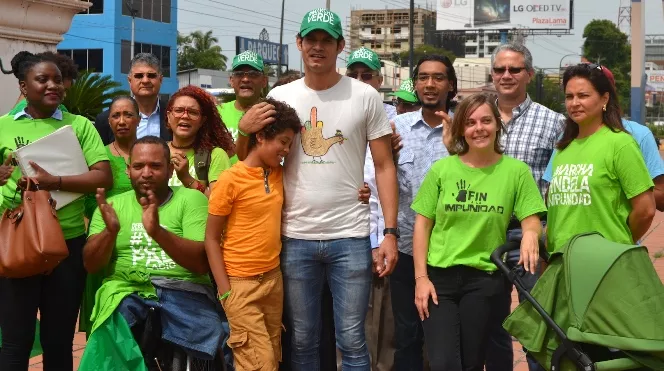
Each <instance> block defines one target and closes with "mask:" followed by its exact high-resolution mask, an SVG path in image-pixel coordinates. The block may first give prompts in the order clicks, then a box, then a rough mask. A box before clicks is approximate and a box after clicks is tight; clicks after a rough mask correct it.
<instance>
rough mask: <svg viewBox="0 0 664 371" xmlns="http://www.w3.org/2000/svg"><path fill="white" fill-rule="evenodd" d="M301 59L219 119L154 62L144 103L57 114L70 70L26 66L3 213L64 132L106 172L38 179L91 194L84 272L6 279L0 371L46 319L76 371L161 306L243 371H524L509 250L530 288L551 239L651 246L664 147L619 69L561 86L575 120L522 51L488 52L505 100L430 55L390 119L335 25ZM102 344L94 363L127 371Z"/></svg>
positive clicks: (53, 361)
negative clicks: (171, 85)
mask: <svg viewBox="0 0 664 371" xmlns="http://www.w3.org/2000/svg"><path fill="white" fill-rule="evenodd" d="M296 43H297V47H298V49H299V50H300V51H301V55H302V60H303V66H304V71H303V73H304V76H303V77H299V76H297V77H292V76H289V77H287V78H286V79H283V80H281V81H279V82H278V83H277V84H276V85H275V86H274V87H272V89H271V90H270V92H269V93H268V95H267V97H263V92H264V90H265V89H266V87H267V84H268V79H267V76H266V75H265V72H264V64H263V60H262V58H261V57H260V55H258V54H256V53H254V52H252V51H246V52H243V53H241V54H239V55H237V56H235V58H234V59H233V61H232V66H231V69H232V72H231V76H230V85H231V86H232V88H233V89H234V91H235V95H236V99H235V100H233V101H230V102H227V103H223V104H221V105H217V102H216V100H215V98H214V97H212V96H210V95H209V94H208V93H206V92H205V91H204V90H203V89H201V88H199V87H195V86H186V87H183V88H181V89H179V90H178V91H177V92H176V93H175V94H173V95H172V96H171V98H170V99H169V100H168V101H166V100H161V99H160V98H159V93H160V86H161V82H162V79H163V75H162V71H161V70H160V67H159V66H160V63H159V60H158V59H157V58H156V57H155V56H153V55H151V54H145V53H140V54H137V55H136V56H135V57H134V59H133V60H132V62H131V66H130V71H129V74H128V77H127V78H128V82H129V87H130V89H131V93H132V94H131V96H121V97H117V98H115V99H113V101H112V102H111V103H110V106H109V108H108V110H106V111H104V112H103V113H101V114H100V115H99V116H98V117H97V118H96V120H95V122H94V124H93V123H91V122H90V121H89V120H88V119H86V118H84V117H82V116H77V115H74V114H71V113H69V112H68V111H67V109H66V107H64V106H62V105H61V103H62V100H63V97H64V95H65V94H66V89H67V88H68V85H71V82H72V80H75V78H76V68H75V67H74V68H72V62H71V60H67V58H65V57H62V56H58V55H54V54H53V53H42V54H32V53H29V52H20V53H18V54H17V55H16V56H15V57H14V59H13V60H12V63H11V65H12V71H13V73H14V75H15V76H16V78H17V80H18V86H19V89H20V94H21V96H20V97H19V102H18V104H17V106H16V107H15V109H14V110H12V112H10V113H9V114H7V115H5V116H2V117H0V158H1V159H2V161H3V164H2V165H1V166H0V185H1V186H2V187H1V188H0V190H1V192H2V195H3V202H2V210H4V209H7V208H10V207H11V201H12V200H13V198H14V197H15V194H16V189H17V186H20V185H21V184H23V177H22V174H21V171H20V169H19V168H18V166H17V163H16V161H15V160H13V159H12V152H13V151H15V150H16V149H18V148H20V147H22V146H24V145H28V144H29V143H32V142H34V141H36V140H38V139H40V138H42V137H44V136H46V135H49V134H50V133H52V132H54V131H55V130H57V129H59V128H61V127H63V126H65V125H71V126H72V128H73V130H74V132H75V134H76V137H77V138H78V140H79V143H80V145H81V148H82V150H83V154H84V157H85V161H86V163H87V165H88V167H89V171H88V172H86V173H84V174H80V175H74V176H59V175H57V174H50V173H48V172H47V171H46V170H44V169H42V168H41V167H40V166H39V164H36V163H32V164H31V166H33V167H34V169H35V170H36V174H37V175H36V176H35V177H34V179H35V180H36V181H37V182H38V183H39V186H40V188H41V189H45V190H49V191H68V192H75V193H81V194H85V195H86V196H85V197H83V198H81V199H79V200H77V201H74V202H72V203H70V204H68V205H66V206H64V207H62V208H61V209H59V210H58V212H57V214H58V217H59V222H60V225H61V227H62V230H63V232H64V237H65V239H66V243H67V247H68V249H69V257H67V258H66V259H65V260H63V261H62V262H61V263H60V264H59V265H58V266H57V267H56V268H55V269H54V270H53V271H52V272H50V273H49V274H46V275H38V276H32V277H27V278H0V303H2V304H0V330H1V332H2V348H1V350H0V369H2V370H3V371H5V370H6V371H24V370H27V368H28V361H29V356H30V351H31V349H32V345H33V341H34V338H35V318H36V317H37V313H38V312H39V319H40V326H41V333H40V341H41V345H42V348H43V351H44V353H43V360H44V361H43V362H44V369H45V370H47V371H56V370H59V371H61V370H71V369H72V368H73V359H72V342H73V337H74V333H75V326H76V323H77V320H78V323H79V327H80V329H81V330H82V331H86V332H87V334H88V336H89V339H90V341H92V340H95V339H97V338H99V337H102V336H109V334H113V333H115V332H113V331H112V330H113V327H114V326H118V324H122V326H124V327H128V328H130V329H131V331H132V334H133V335H134V336H136V338H137V339H138V338H139V337H140V332H141V331H144V330H145V329H144V328H143V327H144V325H145V322H146V319H147V318H148V316H149V315H150V314H149V313H150V312H151V311H152V310H154V309H155V308H156V309H157V310H158V313H159V314H158V318H159V320H160V322H161V329H162V331H161V339H162V340H163V341H164V342H166V343H168V344H172V345H174V346H176V347H179V348H181V349H183V350H184V351H185V352H186V353H187V354H188V355H190V356H192V357H195V358H198V359H203V360H206V359H208V360H209V359H213V358H215V357H218V358H219V357H221V358H223V359H224V363H225V364H226V369H235V370H238V371H243V370H277V369H281V370H306V371H310V370H333V369H334V370H336V369H337V367H340V368H341V369H342V370H372V369H373V370H381V371H383V370H398V371H402V370H413V371H421V370H429V369H430V370H435V371H438V370H484V369H486V370H487V371H502V370H511V369H512V367H513V351H512V338H511V336H510V335H509V333H507V332H506V331H505V330H504V329H503V328H502V322H503V320H504V319H505V318H506V317H507V315H508V314H509V312H510V305H511V291H512V290H511V284H510V283H509V281H507V280H506V278H505V277H504V276H502V274H501V273H500V272H498V271H497V267H496V266H495V265H494V264H493V263H492V262H491V261H490V259H489V256H490V254H491V252H493V250H495V249H496V248H497V247H498V246H500V245H502V244H504V243H505V242H506V241H514V240H516V241H520V246H521V248H520V250H518V251H514V252H512V253H510V255H509V256H508V257H507V261H508V262H510V264H512V265H514V266H518V268H517V269H520V270H522V275H523V277H524V280H525V282H526V283H527V289H528V290H530V289H532V288H533V287H534V285H535V284H536V282H537V278H538V276H539V275H540V274H541V273H542V271H543V270H544V269H545V268H546V267H545V265H544V264H541V261H540V256H539V245H540V243H545V244H546V245H547V247H548V250H549V251H551V252H553V251H556V249H559V248H560V247H561V246H562V245H564V244H565V243H566V242H567V241H568V240H569V239H570V238H571V237H573V236H575V235H577V234H580V233H584V232H590V231H597V232H600V233H601V234H602V235H603V236H604V237H606V238H608V239H609V240H612V241H615V242H620V243H628V244H631V243H636V242H637V241H639V240H640V239H641V238H642V237H643V236H644V234H645V233H646V231H647V230H648V228H649V227H650V224H651V222H652V219H653V217H654V214H655V210H656V209H659V210H664V193H662V192H664V188H662V187H664V177H663V175H664V164H663V162H662V159H661V157H660V155H659V152H658V148H656V146H655V139H654V137H653V135H652V133H651V132H650V131H649V130H648V128H647V127H645V126H643V125H641V124H639V123H635V122H631V121H628V120H625V119H623V118H622V112H621V110H620V104H619V102H618V97H617V95H616V87H615V81H614V79H613V75H612V74H611V72H610V71H609V70H608V69H607V68H606V67H604V66H600V65H595V64H589V63H583V64H579V65H576V66H571V67H568V68H567V69H566V70H565V73H564V75H563V79H562V87H561V88H562V89H563V90H564V92H565V107H566V111H567V115H566V116H564V115H562V114H560V113H557V112H554V111H552V110H550V109H548V108H546V107H544V106H542V105H540V104H539V103H537V102H534V101H533V100H532V99H531V97H530V96H529V95H528V94H527V91H526V87H527V85H528V83H529V82H530V81H531V79H532V78H533V76H534V68H533V58H532V55H531V53H530V51H529V50H528V49H527V48H526V47H525V46H523V45H521V44H504V45H501V46H499V47H497V48H496V49H495V51H494V53H493V55H492V58H491V75H492V78H493V83H494V86H495V90H496V96H489V95H486V94H477V95H472V96H469V97H466V98H465V99H463V100H461V101H460V102H456V100H455V97H456V94H457V77H456V74H455V71H454V67H453V65H452V62H451V61H450V60H449V59H448V58H447V57H445V56H441V55H426V56H425V57H423V58H421V59H420V60H419V61H417V65H416V66H414V67H415V68H414V72H413V76H412V80H406V81H404V82H403V83H402V84H401V86H400V87H399V90H398V91H397V92H395V93H393V94H392V96H393V104H388V103H384V102H383V101H382V99H381V96H380V95H379V93H378V89H379V88H380V87H381V85H382V83H383V77H382V75H381V61H380V59H379V57H378V55H377V54H376V53H375V52H374V51H372V50H370V49H368V48H364V47H363V48H359V49H357V50H354V51H352V52H351V54H350V56H349V58H348V61H347V69H346V76H343V75H340V74H339V73H337V69H336V61H337V56H338V55H339V54H340V53H341V52H342V51H343V50H344V47H345V39H344V37H343V31H342V26H341V21H340V19H339V17H338V16H337V15H336V14H335V13H333V12H330V11H329V10H326V9H315V10H312V11H310V12H308V13H307V14H306V15H305V17H304V19H303V21H302V24H301V27H300V32H299V33H298V34H297V38H296ZM520 300H522V298H520ZM97 341H98V339H97ZM124 341H126V339H118V342H124ZM138 343H139V342H138V340H137V346H138V347H139V348H140V351H141V352H143V353H144V354H148V353H149V352H151V351H153V350H150V349H147V348H146V347H145V344H138ZM106 344H107V345H108V346H109V347H110V348H112V347H113V346H126V344H116V345H114V344H113V342H112V341H111V342H110V343H106ZM107 350H108V351H109V353H112V354H115V356H116V357H118V354H121V352H115V353H114V352H112V351H111V350H109V349H107ZM337 350H338V351H339V353H340V357H339V365H337V356H336V351H337ZM93 352H103V350H100V348H99V347H95V349H92V347H89V348H88V349H87V350H86V353H85V354H84V356H83V360H82V362H81V369H85V370H88V369H90V370H92V369H95V370H96V369H113V367H114V366H113V365H112V364H111V365H108V364H106V365H105V366H103V367H102V366H101V365H99V364H96V363H95V362H96V360H98V359H100V357H97V354H93ZM144 358H145V363H146V364H147V367H148V369H152V368H154V367H159V366H158V365H156V363H155V361H154V357H148V356H145V357H144ZM116 361H117V364H126V363H123V362H128V360H126V359H125V360H122V359H118V360H116ZM104 367H105V368H104ZM529 368H530V370H531V371H534V370H540V369H542V367H541V366H540V365H538V364H537V363H536V362H535V361H533V360H531V359H530V358H529Z"/></svg>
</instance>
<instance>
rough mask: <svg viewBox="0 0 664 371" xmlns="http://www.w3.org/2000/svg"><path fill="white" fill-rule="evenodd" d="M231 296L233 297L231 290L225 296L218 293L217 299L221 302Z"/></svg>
mask: <svg viewBox="0 0 664 371" xmlns="http://www.w3.org/2000/svg"><path fill="white" fill-rule="evenodd" d="M229 296H231V290H228V291H226V292H225V293H223V294H220V293H217V299H219V301H222V300H226V299H228V297H229Z"/></svg>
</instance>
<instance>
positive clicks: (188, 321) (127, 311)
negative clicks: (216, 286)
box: [117, 287, 223, 360]
mask: <svg viewBox="0 0 664 371" xmlns="http://www.w3.org/2000/svg"><path fill="white" fill-rule="evenodd" d="M157 297H158V298H159V301H158V302H157V301H154V300H147V299H143V298H141V297H140V296H138V295H136V294H131V295H129V296H127V297H126V298H124V299H123V300H122V302H121V303H120V305H119V306H118V309H117V310H118V311H119V312H120V314H122V316H123V317H124V318H125V319H126V320H127V324H129V327H133V326H134V325H135V324H137V323H138V322H142V321H145V319H146V318H147V314H148V309H149V308H150V307H154V308H159V314H160V319H161V327H162V339H164V340H166V341H168V342H171V343H173V344H176V345H178V346H180V347H182V348H184V349H185V350H186V351H187V352H188V353H190V354H192V355H193V356H194V357H196V358H199V359H206V360H209V359H214V356H215V355H216V353H217V349H218V348H219V342H220V341H221V338H222V335H223V332H222V326H221V320H220V319H219V313H218V312H217V308H216V306H215V303H213V302H212V301H210V299H209V298H208V297H207V296H205V295H203V294H199V293H195V292H187V291H180V290H173V289H167V288H161V287H157Z"/></svg>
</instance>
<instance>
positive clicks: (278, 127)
mask: <svg viewBox="0 0 664 371" xmlns="http://www.w3.org/2000/svg"><path fill="white" fill-rule="evenodd" d="M262 102H266V103H269V104H271V105H273V106H274V110H275V111H277V114H276V115H275V116H274V118H275V119H276V120H275V121H274V122H273V123H272V124H270V125H267V126H266V127H264V128H263V130H261V131H259V132H258V133H254V134H251V135H250V136H249V147H248V149H249V151H251V150H252V149H253V148H254V147H256V144H258V140H257V139H256V135H257V134H259V133H263V137H264V138H265V139H274V138H275V137H276V136H277V135H279V134H281V133H283V132H284V131H286V130H287V129H291V130H293V132H294V133H295V134H297V133H299V132H300V129H301V128H302V122H301V121H300V117H299V116H298V115H297V112H296V111H295V109H294V108H293V107H291V106H289V105H288V104H286V103H284V102H282V101H278V100H275V99H272V98H265V99H263V100H262Z"/></svg>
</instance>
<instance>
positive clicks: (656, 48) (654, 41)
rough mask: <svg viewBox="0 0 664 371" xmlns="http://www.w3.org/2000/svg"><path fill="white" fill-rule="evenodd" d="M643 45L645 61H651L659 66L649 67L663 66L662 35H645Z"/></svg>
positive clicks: (663, 44) (663, 43) (663, 47)
mask: <svg viewBox="0 0 664 371" xmlns="http://www.w3.org/2000/svg"><path fill="white" fill-rule="evenodd" d="M645 46H646V62H652V63H654V64H656V65H658V66H659V67H658V68H651V69H661V68H663V67H664V35H646V39H645ZM646 64H647V63H646ZM651 67H652V66H651Z"/></svg>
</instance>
